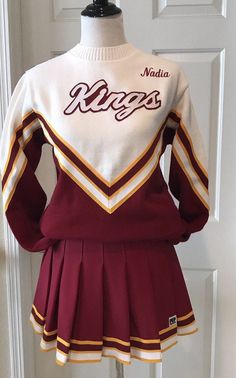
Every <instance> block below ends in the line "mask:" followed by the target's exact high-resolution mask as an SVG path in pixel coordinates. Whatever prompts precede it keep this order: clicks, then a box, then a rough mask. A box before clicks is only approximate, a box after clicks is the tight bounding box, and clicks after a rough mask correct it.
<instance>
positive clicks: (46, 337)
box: [43, 333, 57, 342]
mask: <svg viewBox="0 0 236 378" xmlns="http://www.w3.org/2000/svg"><path fill="white" fill-rule="evenodd" d="M43 339H44V340H45V341H46V342H50V341H54V340H57V334H55V333H54V334H53V335H46V334H45V333H44V334H43Z"/></svg>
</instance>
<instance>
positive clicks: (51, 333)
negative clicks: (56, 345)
mask: <svg viewBox="0 0 236 378" xmlns="http://www.w3.org/2000/svg"><path fill="white" fill-rule="evenodd" d="M43 333H45V335H47V336H51V335H55V334H56V333H57V329H56V330H55V331H51V332H48V331H46V329H44V331H43Z"/></svg>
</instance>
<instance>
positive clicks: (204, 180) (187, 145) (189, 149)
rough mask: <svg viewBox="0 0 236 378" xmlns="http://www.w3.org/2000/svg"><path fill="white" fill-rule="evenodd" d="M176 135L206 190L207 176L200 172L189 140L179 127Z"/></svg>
mask: <svg viewBox="0 0 236 378" xmlns="http://www.w3.org/2000/svg"><path fill="white" fill-rule="evenodd" d="M178 135H179V137H180V139H181V141H182V143H183V145H184V146H185V148H186V150H187V152H188V155H189V157H190V160H191V163H192V165H193V168H194V169H195V171H196V173H197V174H198V176H199V177H200V179H201V181H202V183H203V184H204V185H205V187H206V189H208V178H207V176H206V175H205V173H204V172H203V171H202V169H201V168H200V166H199V165H198V163H197V161H196V159H195V157H194V155H193V151H192V147H191V145H190V143H189V140H188V138H187V137H186V134H185V133H184V130H183V129H182V127H180V128H179V129H178Z"/></svg>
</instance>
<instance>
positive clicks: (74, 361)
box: [63, 358, 101, 366]
mask: <svg viewBox="0 0 236 378" xmlns="http://www.w3.org/2000/svg"><path fill="white" fill-rule="evenodd" d="M67 361H70V362H72V363H78V362H87V363H88V362H89V363H90V362H100V361H101V359H99V360H72V359H71V358H68V360H67ZM63 366H64V365H63Z"/></svg>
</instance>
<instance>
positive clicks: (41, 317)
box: [32, 304, 45, 320]
mask: <svg viewBox="0 0 236 378" xmlns="http://www.w3.org/2000/svg"><path fill="white" fill-rule="evenodd" d="M32 307H33V309H34V311H35V313H36V314H37V316H38V317H39V319H41V320H45V318H44V317H43V315H41V314H40V313H39V312H38V310H37V308H36V307H35V305H34V304H32ZM32 315H33V314H32Z"/></svg>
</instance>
